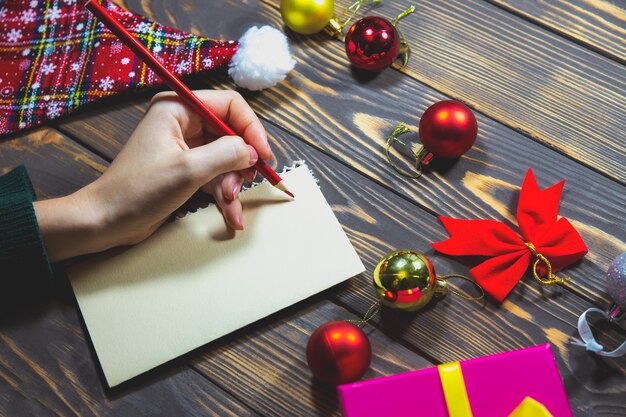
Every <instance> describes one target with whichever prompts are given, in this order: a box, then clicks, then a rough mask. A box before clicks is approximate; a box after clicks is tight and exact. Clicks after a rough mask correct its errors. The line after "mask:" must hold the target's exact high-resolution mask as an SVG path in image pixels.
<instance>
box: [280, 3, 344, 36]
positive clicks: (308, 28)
mask: <svg viewBox="0 0 626 417" xmlns="http://www.w3.org/2000/svg"><path fill="white" fill-rule="evenodd" d="M334 11H335V4H334V1H333V0H281V2H280V14H281V15H282V17H283V22H285V24H286V25H287V26H288V27H289V28H290V29H291V30H293V31H294V32H297V33H301V34H303V35H311V34H313V33H317V32H319V31H320V30H322V29H324V26H326V24H328V22H329V21H330V19H331V18H332V17H333V12H334Z"/></svg>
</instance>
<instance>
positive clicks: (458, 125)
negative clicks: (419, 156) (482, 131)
mask: <svg viewBox="0 0 626 417" xmlns="http://www.w3.org/2000/svg"><path fill="white" fill-rule="evenodd" d="M419 134H420V139H421V141H422V144H423V145H424V148H426V150H427V151H429V152H430V153H432V154H433V155H434V156H439V157H443V158H458V157H459V156H461V155H463V154H464V153H465V152H467V151H468V150H469V149H470V148H471V147H472V145H473V144H474V142H475V141H476V135H477V134H478V124H477V123H476V117H475V116H474V113H472V111H471V110H470V109H469V108H468V107H467V106H466V105H464V104H463V103H459V102H458V101H454V100H444V101H440V102H437V103H435V104H433V105H432V106H430V107H429V108H428V109H426V111H425V112H424V114H423V115H422V118H421V119H420V130H419Z"/></svg>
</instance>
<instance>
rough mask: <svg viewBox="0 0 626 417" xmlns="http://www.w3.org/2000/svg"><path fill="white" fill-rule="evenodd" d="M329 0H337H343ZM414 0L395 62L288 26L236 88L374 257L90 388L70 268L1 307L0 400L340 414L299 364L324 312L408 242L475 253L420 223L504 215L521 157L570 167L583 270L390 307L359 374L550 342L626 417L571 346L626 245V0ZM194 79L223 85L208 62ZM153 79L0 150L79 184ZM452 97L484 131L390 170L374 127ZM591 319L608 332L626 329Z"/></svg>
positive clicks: (243, 10) (80, 407)
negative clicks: (281, 52) (283, 69)
mask: <svg viewBox="0 0 626 417" xmlns="http://www.w3.org/2000/svg"><path fill="white" fill-rule="evenodd" d="M337 3H338V6H337V10H342V9H343V8H344V7H346V6H347V5H349V3H350V1H344V0H341V1H337ZM121 4H122V5H123V6H125V7H127V8H129V9H131V10H133V11H135V12H138V13H141V14H144V15H147V16H150V17H152V18H155V19H157V20H159V21H161V22H162V23H165V24H169V25H171V26H175V27H178V28H180V29H183V30H187V31H191V32H193V33H197V34H205V35H207V36H214V37H217V36H223V37H224V38H226V39H232V38H237V37H238V36H240V35H241V33H242V31H243V30H244V28H246V27H248V26H250V25H252V24H257V23H269V24H272V25H274V26H277V27H282V22H281V18H280V14H279V10H278V4H279V1H278V0H264V1H245V2H240V1H217V0H214V1H209V0H206V1H200V0H185V1H174V0H154V1H148V2H145V1H139V0H129V1H126V2H121ZM416 4H417V12H416V13H415V14H414V15H412V16H410V17H408V18H406V19H404V21H403V22H402V28H403V31H404V33H405V34H406V36H407V38H408V39H409V41H410V43H411V47H412V50H413V54H412V58H411V60H410V62H409V64H408V66H407V67H406V68H403V69H399V68H395V69H388V70H386V71H384V72H382V73H381V74H380V75H378V76H374V77H362V76H360V75H359V74H357V73H354V72H353V71H352V70H351V69H350V67H349V65H348V61H347V59H346V57H345V54H344V52H343V45H342V43H341V42H339V41H336V40H331V39H329V38H328V37H327V36H325V35H323V34H320V35H315V36H308V37H305V36H299V35H296V34H290V35H289V36H290V39H291V43H292V46H293V53H294V55H295V57H296V60H297V62H298V64H297V67H296V70H295V71H294V72H293V73H292V74H291V75H290V76H289V78H288V79H287V80H286V81H284V82H282V83H281V84H280V85H278V86H277V87H275V88H273V89H270V90H267V91H264V92H262V93H254V94H252V93H244V94H245V96H246V98H247V99H248V100H249V103H250V104H251V106H252V107H253V108H254V109H255V110H256V111H257V113H258V114H259V116H260V117H261V118H262V120H263V122H264V124H265V126H266V128H267V130H268V131H269V133H270V135H271V138H272V143H273V147H274V149H275V151H276V154H277V156H278V164H277V165H279V166H282V165H283V164H285V163H288V162H289V161H291V160H294V159H301V158H302V159H305V160H307V161H308V162H309V164H310V165H311V167H312V168H313V169H314V170H315V172H316V174H317V176H318V177H319V178H320V183H321V187H322V191H323V192H324V194H325V195H326V197H327V199H328V201H329V202H330V203H331V205H332V207H333V210H334V211H335V213H336V215H337V217H338V218H339V220H340V222H341V224H342V225H343V226H344V228H345V231H346V233H347V234H348V236H349V237H350V239H351V241H352V243H353V245H354V247H355V248H356V250H357V251H358V253H359V255H360V256H361V258H362V259H363V261H364V263H365V264H366V267H367V272H366V273H364V274H362V275H360V276H358V277H355V278H353V279H351V280H349V281H348V282H347V283H345V284H342V285H339V286H337V287H334V288H332V289H330V290H328V291H326V292H324V293H322V294H320V295H318V296H316V297H313V298H311V299H309V300H305V301H302V302H301V303H299V304H297V305H295V306H293V307H292V308H289V309H287V310H285V311H282V312H280V313H277V314H275V315H273V316H271V317H269V318H267V319H265V320H262V321H261V322H259V323H257V324H255V325H252V326H249V327H247V328H245V329H242V330H241V331H238V332H236V333H235V334H232V335H230V336H228V337H225V338H223V339H221V340H219V341H217V342H215V343H211V344H209V345H207V346H203V347H201V348H199V349H197V350H196V351H194V352H191V353H190V354H188V355H185V356H184V357H183V358H180V359H178V360H175V361H174V362H172V363H169V364H167V365H164V366H162V367H160V368H158V369H157V370H155V371H153V372H150V373H148V374H147V375H144V376H141V377H139V378H136V379H135V380H132V381H130V382H129V383H126V384H124V385H122V386H121V387H119V388H117V389H114V390H109V389H107V388H105V387H104V386H103V384H104V382H103V378H102V376H101V374H100V371H99V368H98V365H97V361H96V357H95V355H94V353H93V350H92V348H91V346H90V344H89V341H88V338H87V332H86V330H85V327H84V325H83V323H82V322H81V319H80V314H79V311H78V309H77V307H76V305H75V302H74V300H73V296H72V293H71V290H70V289H69V287H68V286H67V285H66V286H63V288H61V289H60V290H59V294H55V295H53V296H50V297H49V298H48V299H47V300H45V301H42V302H40V303H38V304H37V305H36V306H31V307H28V308H27V309H25V311H22V312H20V313H16V314H14V315H10V316H5V317H2V319H1V320H0V326H1V327H0V358H1V360H0V415H6V416H26V415H36V416H48V415H62V416H68V415H77V416H83V417H84V416H91V415H116V416H137V415H166V416H179V415H219V416H226V415H228V416H270V415H272V416H274V415H277V416H309V415H315V416H334V415H339V414H340V411H339V409H338V401H337V397H336V394H335V390H334V389H333V388H329V387H326V386H323V385H320V384H318V383H316V382H315V381H313V380H312V379H311V375H310V373H309V371H308V369H307V366H306V361H305V346H306V343H307V340H308V336H309V334H310V333H311V332H312V331H313V330H314V329H315V328H316V327H317V326H319V325H321V324H322V323H325V322H327V321H329V320H334V319H355V318H358V317H360V316H362V315H363V313H364V312H365V311H366V310H367V308H368V307H369V306H370V304H371V303H372V302H373V301H374V293H373V291H372V289H371V273H372V270H373V268H374V266H375V265H376V263H377V261H378V260H379V259H380V257H381V256H382V255H384V254H385V253H386V252H388V251H390V250H393V249H398V248H413V249H415V250H418V251H423V252H425V253H426V254H427V255H428V256H429V257H431V259H432V260H433V262H434V264H435V267H436V269H437V271H439V272H440V273H442V274H444V273H451V272H458V273H467V271H468V265H467V264H463V263H460V262H459V260H457V259H452V258H448V257H445V256H442V255H440V254H436V253H434V252H433V250H432V249H430V246H429V242H431V241H438V240H441V239H443V238H445V237H446V236H447V235H446V233H445V231H444V229H443V227H442V226H441V225H440V224H439V222H438V220H437V218H436V216H437V215H439V214H445V215H447V216H451V217H459V218H485V219H497V220H504V221H505V222H507V223H509V224H513V225H514V224H515V218H514V215H513V213H514V212H515V207H516V203H517V197H518V191H519V186H520V184H521V181H522V179H523V177H524V174H525V172H526V170H527V169H528V167H532V168H533V169H534V170H535V173H536V174H537V177H538V179H539V182H540V185H541V186H543V187H546V186H548V185H551V184H553V183H555V182H557V181H558V180H560V179H562V178H566V179H567V184H566V187H565V192H564V195H563V201H562V204H561V210H560V214H561V215H562V216H566V217H568V218H569V219H571V220H572V222H573V223H574V225H575V226H576V227H577V228H578V230H579V231H580V232H581V234H582V236H583V238H584V240H585V242H586V243H587V245H588V247H589V254H588V255H587V257H586V258H585V259H584V260H583V261H582V262H580V263H579V264H577V265H575V266H573V267H571V268H568V271H567V272H568V273H569V274H571V276H572V278H573V282H575V287H576V290H575V291H568V290H565V289H562V288H557V289H550V290H543V289H541V288H539V287H538V286H537V284H536V283H535V282H534V281H533V279H532V278H531V277H529V276H526V277H525V278H524V279H523V280H522V282H521V283H520V284H519V285H518V286H517V287H516V288H515V290H514V291H513V292H512V294H511V295H510V296H509V297H508V298H507V300H506V301H505V302H504V303H503V304H502V305H498V304H496V303H494V302H491V301H487V302H485V303H484V304H477V303H472V302H466V301H464V300H461V299H459V298H455V297H453V296H448V297H445V298H444V299H442V300H441V301H439V302H438V303H437V304H436V305H435V306H433V307H432V308H429V309H426V310H425V311H422V312H419V313H416V314H396V313H395V312H389V311H385V312H383V314H381V315H379V316H378V317H377V318H375V319H374V320H372V322H371V325H368V326H367V327H366V331H367V334H368V335H369V337H370V340H371V342H372V348H373V353H374V357H373V361H372V365H371V368H370V370H369V371H368V373H367V374H366V375H365V378H366V379H367V378H373V377H377V376H380V375H390V374H394V373H399V372H403V371H408V370H412V369H418V368H424V367H427V366H432V365H434V364H439V363H442V362H447V361H452V360H460V359H466V358H472V357H476V356H480V355H486V354H492V353H497V352H502V351H506V350H511V349H517V348H522V347H526V346H530V345H535V344H540V343H551V344H552V345H553V350H554V353H555V355H556V356H557V360H558V365H559V368H560V371H561V375H562V377H563V379H564V382H565V386H566V389H567V392H568V396H569V399H570V401H571V405H572V408H573V409H574V412H575V414H576V415H577V416H618V415H619V416H624V415H626V400H625V398H626V378H625V373H626V372H625V371H626V361H625V360H623V359H622V360H604V359H600V358H598V357H596V356H594V355H592V354H588V353H586V352H585V351H584V349H581V348H577V347H572V346H571V345H570V344H569V339H570V337H574V336H576V335H577V333H576V328H575V323H576V320H577V317H578V315H579V314H580V313H581V312H582V311H584V310H585V309H587V308H589V307H591V306H593V305H597V306H600V307H601V308H606V307H607V306H608V304H609V302H610V298H609V296H608V295H607V294H606V292H605V283H606V281H605V279H606V278H605V277H606V270H607V267H608V265H609V264H610V262H611V260H612V259H613V258H614V257H615V256H617V255H618V254H620V253H621V252H623V251H624V250H626V244H625V243H624V241H625V238H626V230H625V227H624V218H625V216H624V215H625V203H626V197H625V184H626V168H625V152H624V143H625V140H626V139H625V137H626V135H625V133H626V129H625V126H626V67H625V66H624V65H625V64H626V41H625V39H626V2H624V1H621V0H605V1H600V0H568V1H565V0H543V1H537V2H535V1H523V0H486V1H482V0H450V1H446V2H442V1H431V2H416ZM407 5H408V3H407V2H404V1H402V2H401V1H392V0H385V2H384V6H382V7H378V8H377V9H376V10H375V11H374V13H375V14H377V15H381V16H386V17H388V18H392V17H394V16H396V15H397V14H398V13H399V12H400V11H401V10H403V9H404V8H405V7H406V6H407ZM194 83H195V87H204V88H233V85H232V84H231V83H230V82H229V81H228V80H226V79H224V78H215V77H209V76H205V77H200V78H197V79H195V81H194ZM154 92H155V90H151V91H148V92H143V93H141V94H134V95H131V96H126V97H118V98H116V99H114V100H107V101H106V102H103V103H100V104H96V105H93V106H89V107H88V108H86V109H85V110H84V111H81V112H79V113H77V114H74V115H71V116H70V117H67V118H64V119H62V120H60V121H58V122H54V123H49V124H48V125H46V126H44V127H40V128H37V129H34V130H30V131H27V132H24V133H22V134H18V135H14V136H11V137H9V138H4V139H3V140H2V142H1V144H0V168H1V169H2V170H3V171H7V170H8V169H10V168H11V167H13V166H15V165H18V164H22V163H23V164H25V165H26V166H27V168H28V170H29V172H30V175H31V177H32V180H33V182H34V184H35V186H36V189H37V192H38V194H39V196H40V198H49V197H55V196H60V195H64V194H67V193H71V192H72V191H74V190H77V189H78V188H80V187H82V186H84V185H85V184H87V183H89V182H91V181H93V180H94V179H96V178H97V177H98V176H99V175H101V174H102V172H103V171H104V170H105V169H106V167H107V166H108V165H109V163H110V162H111V160H113V158H114V157H115V155H116V154H117V153H118V152H119V150H120V149H121V147H122V146H123V144H124V142H125V141H126V140H127V138H128V136H129V135H130V133H131V132H132V130H133V128H134V126H135V125H136V124H137V122H138V121H139V119H140V118H141V116H142V114H143V113H144V111H145V110H146V107H147V103H148V101H149V98H150V97H151V95H152V94H154ZM447 98H452V99H457V100H461V101H463V102H465V103H467V104H468V105H469V106H470V107H471V108H472V109H473V110H474V111H475V113H476V116H477V118H478V124H479V130H480V133H479V137H478V140H477V142H476V145H475V146H474V148H473V149H471V150H470V151H469V152H468V153H467V154H466V155H465V156H463V157H462V158H460V159H459V160H458V162H457V163H455V164H454V165H453V166H452V167H449V168H448V169H447V170H445V171H439V172H433V173H429V174H427V175H425V176H424V177H423V178H421V179H420V180H411V179H407V178H404V177H401V176H399V175H397V174H396V173H395V172H394V171H393V170H392V169H391V168H390V166H389V165H388V164H387V162H386V160H385V156H384V143H385V139H386V137H387V136H388V135H389V133H390V132H391V131H392V130H393V127H394V126H395V125H396V124H397V123H398V122H400V121H404V122H406V123H408V124H409V125H410V126H414V127H417V125H418V122H419V117H420V115H421V114H422V113H423V111H424V110H425V109H426V108H427V107H428V106H429V105H431V104H432V103H434V102H435V101H438V100H442V99H447ZM296 273H297V271H296ZM61 276H62V274H61ZM61 282H64V281H63V279H62V278H61ZM598 327H599V328H598V329H597V330H598V331H601V332H603V336H602V337H601V338H600V339H601V341H602V342H606V343H607V344H608V345H609V346H616V345H617V344H618V343H619V342H620V341H621V339H623V338H624V335H625V334H626V332H625V331H624V330H623V329H620V328H619V327H617V326H614V325H611V326H609V325H600V326H598ZM503 383H506V382H503ZM423 400H424V401H428V399H427V398H424V399H423Z"/></svg>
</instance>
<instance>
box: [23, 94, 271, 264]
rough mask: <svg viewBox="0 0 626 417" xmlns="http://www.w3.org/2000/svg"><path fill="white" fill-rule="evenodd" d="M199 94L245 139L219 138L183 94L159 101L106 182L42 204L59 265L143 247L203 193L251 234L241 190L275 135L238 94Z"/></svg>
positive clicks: (39, 210) (40, 215)
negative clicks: (123, 247)
mask: <svg viewBox="0 0 626 417" xmlns="http://www.w3.org/2000/svg"><path fill="white" fill-rule="evenodd" d="M196 94H197V95H198V96H199V97H200V99H201V100H203V101H204V102H205V103H207V105H208V106H209V107H210V108H211V110H213V111H214V112H215V114H216V115H217V116H218V117H220V118H221V119H222V120H224V121H225V122H226V123H227V124H228V125H230V126H231V127H232V128H233V129H234V130H235V131H236V132H238V133H240V134H241V136H242V137H243V139H242V138H241V137H219V135H216V134H215V132H213V131H211V129H210V128H209V127H207V126H206V125H204V123H202V121H201V119H200V117H199V116H198V115H197V114H195V113H194V112H193V111H192V110H191V109H189V108H188V107H187V106H185V105H184V104H182V102H181V101H180V99H179V98H178V96H177V95H176V94H174V93H169V92H168V93H159V94H157V95H156V96H155V97H154V98H153V99H152V103H151V105H150V108H149V109H148V112H147V113H146V115H145V116H144V118H143V119H142V120H141V122H140V123H139V125H138V126H137V128H136V129H135V131H134V132H133V134H132V135H131V137H130V139H129V140H128V143H126V145H125V146H124V148H123V149H122V151H121V152H120V154H119V155H118V156H117V157H116V158H115V160H114V161H113V163H112V164H111V166H110V167H109V168H108V169H107V171H106V172H105V173H104V174H103V175H102V176H101V177H100V178H98V179H97V180H96V181H94V182H93V183H92V184H89V185H88V186H86V187H84V188H83V189H81V190H79V191H77V192H76V193H74V194H72V195H70V196H67V197H63V198H59V199H54V200H47V201H38V202H35V212H36V214H37V219H38V222H39V225H40V229H41V232H42V236H43V238H44V243H45V245H46V249H47V252H48V256H49V257H50V260H51V261H53V262H54V261H59V260H63V259H67V258H71V257H73V256H77V255H81V254H85V253H92V252H99V251H102V250H105V249H108V248H111V247H114V246H120V245H129V244H135V243H138V242H141V241H142V240H144V239H145V238H147V237H148V236H150V235H151V234H152V233H153V232H154V231H155V230H157V229H158V227H159V226H161V224H163V222H164V221H165V220H166V219H167V218H168V217H169V216H170V214H171V213H172V212H174V211H175V210H176V209H178V208H179V207H180V206H181V205H182V204H183V203H184V202H185V201H187V199H189V197H191V195H193V194H194V193H195V192H196V191H197V190H198V189H202V190H203V191H205V192H207V193H210V194H212V195H213V196H214V198H215V200H216V202H217V204H218V205H219V207H220V209H221V210H222V213H223V215H224V218H225V220H226V222H227V223H228V225H230V227H232V228H233V229H237V230H241V229H243V218H242V211H241V203H240V201H239V199H238V194H239V190H240V187H241V183H242V181H243V179H244V178H247V179H252V177H253V176H254V174H255V172H254V169H253V168H251V167H252V166H253V165H254V164H255V163H256V161H257V159H258V158H259V157H260V158H263V159H266V160H267V159H272V158H273V155H272V151H271V149H270V147H269V144H268V141H267V135H266V133H265V130H264V128H263V126H262V125H261V123H260V121H259V119H258V118H257V117H256V115H255V114H254V112H253V111H252V109H251V108H250V107H249V106H248V104H247V103H246V102H245V101H244V99H243V98H242V97H241V96H240V95H239V94H238V93H236V92H232V91H197V92H196ZM257 151H258V155H257Z"/></svg>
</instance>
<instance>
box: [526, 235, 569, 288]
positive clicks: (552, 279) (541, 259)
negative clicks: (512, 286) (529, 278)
mask: <svg viewBox="0 0 626 417" xmlns="http://www.w3.org/2000/svg"><path fill="white" fill-rule="evenodd" d="M526 247H527V248H528V250H530V253H531V254H532V255H533V256H534V257H536V258H537V260H536V261H535V263H534V264H533V277H534V278H535V280H537V281H538V282H539V283H540V284H541V285H553V284H563V283H566V282H567V281H569V280H570V279H571V278H570V277H563V278H559V277H557V276H555V275H554V274H553V273H552V264H551V263H550V261H549V260H548V258H546V257H545V256H543V255H542V254H540V253H539V252H537V248H535V245H533V244H532V242H526ZM540 263H543V264H544V266H545V267H546V268H547V269H548V276H547V277H546V278H541V276H539V272H538V271H537V266H539V264H540Z"/></svg>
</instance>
